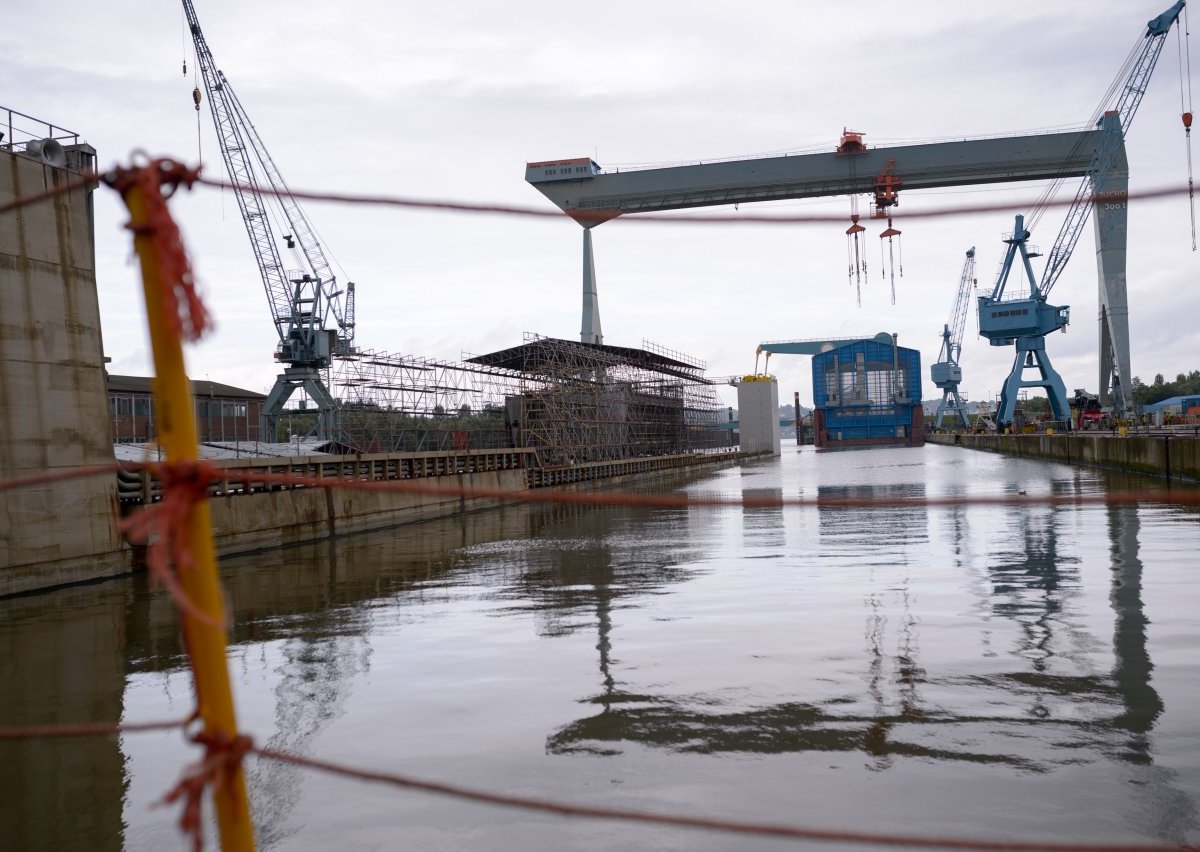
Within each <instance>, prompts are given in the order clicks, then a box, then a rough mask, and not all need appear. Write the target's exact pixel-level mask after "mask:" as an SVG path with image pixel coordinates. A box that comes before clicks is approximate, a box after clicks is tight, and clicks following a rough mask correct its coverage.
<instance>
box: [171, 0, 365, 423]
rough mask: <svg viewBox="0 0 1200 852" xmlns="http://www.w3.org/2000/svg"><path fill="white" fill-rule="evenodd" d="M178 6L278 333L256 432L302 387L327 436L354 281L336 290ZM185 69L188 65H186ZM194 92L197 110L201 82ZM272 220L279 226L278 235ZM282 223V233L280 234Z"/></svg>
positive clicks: (186, 7)
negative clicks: (332, 368)
mask: <svg viewBox="0 0 1200 852" xmlns="http://www.w3.org/2000/svg"><path fill="white" fill-rule="evenodd" d="M183 11H184V14H185V15H186V17H187V22H188V27H189V28H190V30H191V33H192V41H193V42H194V44H195V47H196V64H197V65H198V66H199V69H200V75H201V76H202V77H203V78H204V88H205V90H206V91H207V93H208V105H209V109H210V110H211V112H212V117H213V122H214V124H215V125H216V130H217V140H218V142H219V143H220V149H221V157H222V158H223V159H224V160H225V169H226V171H227V172H228V174H229V182H230V183H232V184H233V189H234V196H235V197H236V198H237V203H238V209H239V210H240V211H241V214H242V221H243V223H244V224H245V226H246V233H247V234H248V235H249V236H250V245H251V247H252V248H253V250H254V259H255V261H257V263H258V271H259V275H260V276H261V277H262V281H263V285H264V286H265V288H266V291H267V302H268V304H269V305H270V308H271V317H272V319H273V320H274V323H275V330H276V332H277V333H278V335H279V343H278V344H277V346H276V348H275V360H276V361H278V362H280V363H281V364H283V365H284V368H283V372H282V373H281V374H280V375H279V376H278V377H277V378H276V379H275V385H274V387H272V388H271V392H270V394H268V396H267V399H266V402H265V403H264V404H263V407H262V424H261V434H263V435H269V434H273V432H272V430H273V428H274V425H275V421H276V419H277V418H278V416H279V414H280V413H281V412H282V411H283V406H284V404H285V403H286V402H287V401H288V399H289V398H290V397H291V395H292V394H293V393H294V392H295V391H296V390H299V389H301V388H302V389H303V390H304V391H305V392H306V393H307V394H308V395H309V397H311V398H312V400H313V402H314V403H315V404H316V406H317V411H318V417H317V423H316V433H317V435H318V436H320V437H328V436H329V435H330V432H331V429H332V425H333V419H334V413H335V409H336V407H337V402H336V400H335V399H334V397H333V395H332V394H331V393H330V392H329V389H328V387H327V385H326V382H325V380H324V378H323V377H322V371H324V370H327V369H328V368H329V365H330V362H331V359H332V358H334V357H335V356H345V355H351V354H353V352H354V351H355V350H354V282H352V281H351V282H348V283H347V284H346V286H345V289H344V290H343V289H339V287H338V283H337V277H336V276H335V275H334V274H333V271H332V269H331V268H330V265H329V261H328V260H327V259H326V257H325V252H324V250H323V249H322V247H321V243H320V241H319V240H318V238H317V234H316V231H315V229H314V228H313V227H312V225H311V224H310V223H309V220H308V218H307V217H306V216H305V215H304V211H303V210H301V209H300V205H299V204H298V203H297V201H296V199H295V197H293V195H292V193H291V190H290V189H288V185H287V183H286V182H285V181H284V179H283V176H282V175H281V174H280V171H279V168H278V166H276V165H275V161H274V160H273V159H272V158H271V155H270V154H269V153H268V152H267V148H266V145H264V144H263V141H262V139H261V138H260V137H259V135H258V131H257V130H256V129H255V127H254V124H253V123H252V122H251V121H250V119H249V117H247V115H246V111H245V109H244V108H243V107H242V103H241V101H240V100H239V99H238V97H237V95H236V94H235V93H234V91H233V87H232V86H231V85H230V83H229V81H228V80H227V79H226V78H225V74H224V73H223V72H222V71H221V70H220V69H219V68H217V64H216V61H215V60H214V59H213V55H212V51H211V50H209V48H208V43H207V42H206V41H205V39H204V33H203V31H201V29H200V22H199V20H198V19H197V18H196V9H195V7H193V5H192V3H191V0H183ZM186 68H187V66H186V64H185V66H184V69H185V72H186ZM193 97H194V100H195V104H196V109H197V110H199V109H200V91H199V89H198V88H197V89H196V90H195V91H194V92H193ZM260 190H264V192H260ZM272 219H274V220H275V222H276V227H278V228H279V229H280V231H281V235H280V236H279V237H277V235H276V233H275V228H274V227H273V226H272V222H271V220H272ZM284 228H286V229H287V231H286V233H282V231H283V229H284ZM281 241H282V242H281ZM281 247H282V248H286V249H290V250H291V252H292V254H291V256H290V257H289V261H291V262H292V263H294V264H295V268H285V266H284V258H283V253H282V251H281Z"/></svg>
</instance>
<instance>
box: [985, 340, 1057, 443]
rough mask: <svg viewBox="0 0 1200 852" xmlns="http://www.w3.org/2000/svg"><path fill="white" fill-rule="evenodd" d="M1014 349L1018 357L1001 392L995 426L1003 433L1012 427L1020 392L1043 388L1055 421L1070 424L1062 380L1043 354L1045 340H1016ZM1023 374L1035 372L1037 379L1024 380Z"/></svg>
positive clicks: (1044, 352)
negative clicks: (1006, 427) (1063, 421)
mask: <svg viewBox="0 0 1200 852" xmlns="http://www.w3.org/2000/svg"><path fill="white" fill-rule="evenodd" d="M1016 346H1017V355H1016V358H1015V359H1014V360H1013V368H1012V372H1011V373H1009V374H1008V378H1007V379H1005V380H1004V387H1003V389H1002V390H1001V391H1000V407H999V409H998V410H997V413H996V423H997V426H998V427H999V428H1001V429H1003V428H1004V427H1005V426H1008V425H1011V424H1012V422H1013V415H1014V414H1015V413H1016V410H1017V396H1018V395H1019V394H1020V392H1021V389H1022V388H1045V389H1046V396H1048V397H1049V398H1050V410H1051V411H1052V412H1053V415H1054V419H1055V420H1065V421H1067V422H1070V419H1071V409H1070V404H1069V403H1068V402H1067V388H1066V385H1064V384H1063V380H1062V376H1060V375H1059V374H1058V372H1057V371H1056V370H1055V369H1054V366H1053V365H1052V364H1051V363H1050V356H1049V355H1047V354H1046V338H1045V337H1044V336H1043V335H1038V336H1036V337H1018V338H1017V340H1016ZM1026 370H1037V372H1038V377H1037V378H1036V379H1026V378H1025V371H1026Z"/></svg>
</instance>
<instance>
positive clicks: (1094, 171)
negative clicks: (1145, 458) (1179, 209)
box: [979, 0, 1189, 429]
mask: <svg viewBox="0 0 1200 852" xmlns="http://www.w3.org/2000/svg"><path fill="white" fill-rule="evenodd" d="M1184 5H1185V0H1178V2H1177V3H1175V5H1173V6H1172V7H1171V8H1170V9H1168V10H1167V11H1165V12H1163V13H1162V14H1161V15H1159V16H1158V17H1157V18H1154V19H1153V20H1151V21H1150V22H1149V23H1147V25H1146V32H1145V34H1144V36H1143V39H1142V42H1141V45H1140V47H1139V48H1138V49H1135V51H1134V52H1133V53H1132V54H1131V55H1130V57H1129V58H1128V59H1127V61H1126V65H1125V66H1124V68H1128V69H1129V71H1128V74H1127V75H1126V76H1125V79H1124V80H1123V81H1122V83H1121V85H1120V93H1119V95H1118V98H1117V103H1116V106H1115V107H1113V108H1112V109H1110V110H1107V111H1106V112H1104V114H1103V115H1102V116H1101V117H1100V119H1099V121H1098V122H1097V126H1098V128H1099V130H1100V138H1099V142H1098V144H1097V145H1096V147H1095V149H1094V150H1093V152H1092V159H1091V163H1090V164H1089V166H1088V169H1087V172H1086V173H1085V174H1084V177H1083V181H1082V182H1081V183H1080V185H1079V188H1078V189H1077V190H1076V192H1075V198H1074V200H1073V201H1072V202H1071V206H1070V208H1069V209H1068V211H1067V216H1066V219H1065V220H1064V222H1063V225H1062V228H1061V229H1060V230H1059V232H1058V237H1057V238H1056V239H1055V241H1054V247H1053V248H1051V249H1050V253H1049V255H1048V256H1047V258H1046V266H1045V269H1043V271H1042V277H1041V281H1040V282H1038V281H1037V280H1036V279H1035V278H1034V274H1033V268H1032V266H1031V265H1030V263H1029V260H1030V258H1031V257H1037V256H1038V255H1037V253H1036V252H1031V251H1030V250H1029V247H1028V245H1027V241H1028V239H1029V236H1030V233H1029V231H1028V230H1026V229H1025V223H1024V217H1023V216H1017V217H1016V224H1015V226H1014V228H1013V233H1012V235H1011V236H1008V237H1006V238H1005V240H1004V241H1005V242H1006V243H1007V244H1008V252H1007V254H1006V256H1005V260H1004V264H1003V265H1002V266H1001V268H1000V275H999V277H998V278H997V281H996V286H995V288H994V289H993V290H992V293H991V294H990V295H987V296H981V297H980V298H979V333H980V334H981V335H983V336H984V337H986V338H988V340H989V342H990V343H991V344H992V345H993V346H1008V345H1010V344H1015V346H1016V357H1015V358H1014V360H1013V368H1012V371H1011V372H1010V374H1009V376H1008V379H1006V380H1005V382H1004V388H1003V390H1002V391H1001V393H1000V406H999V409H998V410H997V412H996V426H997V428H998V429H1004V428H1005V427H1007V426H1009V425H1011V424H1012V422H1013V416H1014V414H1015V411H1016V404H1017V394H1018V393H1019V391H1020V389H1021V388H1026V387H1043V388H1045V389H1046V392H1047V396H1048V397H1049V398H1050V407H1051V409H1052V411H1053V416H1054V419H1055V420H1064V421H1066V422H1067V423H1069V422H1070V419H1071V415H1070V409H1069V407H1068V402H1067V392H1066V387H1065V386H1064V384H1063V380H1062V378H1061V377H1060V376H1059V375H1058V373H1057V372H1056V371H1055V370H1054V367H1053V366H1052V365H1051V363H1050V359H1049V356H1047V354H1046V335H1047V334H1050V333H1051V332H1054V331H1058V330H1060V329H1063V328H1066V326H1067V324H1068V322H1069V321H1070V308H1069V307H1065V306H1064V307H1057V306H1054V305H1051V304H1049V303H1048V302H1047V301H1046V299H1047V297H1048V296H1049V294H1050V291H1051V289H1052V288H1053V287H1054V284H1055V282H1056V281H1058V278H1059V276H1060V275H1062V271H1063V269H1064V268H1065V267H1066V265H1067V261H1068V260H1070V259H1071V253H1072V251H1074V249H1075V245H1076V244H1077V243H1078V242H1079V237H1080V235H1081V234H1082V233H1083V227H1084V225H1086V224H1087V220H1088V216H1089V215H1090V214H1091V212H1092V207H1093V206H1095V208H1096V243H1097V258H1098V263H1099V268H1100V377H1101V385H1100V386H1101V399H1102V401H1106V400H1107V399H1108V397H1109V395H1110V394H1111V401H1112V405H1113V408H1114V410H1115V411H1116V412H1117V413H1118V414H1119V415H1124V414H1125V413H1126V412H1127V410H1128V408H1129V403H1130V399H1129V397H1128V393H1129V389H1130V376H1129V308H1128V301H1127V298H1126V292H1125V240H1126V227H1127V216H1128V211H1127V204H1126V199H1127V197H1128V192H1129V172H1128V166H1127V164H1126V162H1125V155H1124V151H1125V147H1124V143H1125V129H1127V128H1128V127H1129V125H1130V124H1131V123H1132V122H1133V117H1134V115H1135V113H1136V112H1137V108H1138V106H1139V105H1140V104H1141V102H1142V96H1143V95H1144V94H1145V92H1146V86H1147V84H1148V83H1149V81H1150V75H1151V74H1152V73H1153V72H1154V66H1155V65H1156V64H1157V62H1158V57H1159V54H1161V53H1162V49H1163V45H1164V44H1165V42H1166V35H1167V33H1168V32H1170V30H1171V27H1172V26H1173V25H1174V24H1175V22H1176V21H1177V20H1178V18H1179V15H1180V13H1181V12H1182V11H1183V7H1184ZM1123 70H1124V69H1123ZM1188 117H1189V116H1185V123H1186V121H1187V120H1188ZM1018 255H1019V256H1020V258H1021V260H1022V265H1023V267H1024V269H1025V275H1026V278H1027V280H1028V283H1029V292H1028V293H1024V292H1020V293H1019V294H1018V295H1017V296H1016V297H1015V298H1013V297H1010V298H1008V299H1005V298H1004V295H1005V288H1006V285H1007V283H1008V277H1009V273H1010V272H1011V269H1012V264H1013V261H1014V260H1015V258H1016V257H1017V256H1018ZM1027 369H1036V370H1037V371H1038V377H1037V378H1035V379H1030V380H1026V379H1025V378H1024V372H1025V370H1027Z"/></svg>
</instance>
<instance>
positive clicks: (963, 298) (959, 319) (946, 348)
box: [942, 246, 975, 361]
mask: <svg viewBox="0 0 1200 852" xmlns="http://www.w3.org/2000/svg"><path fill="white" fill-rule="evenodd" d="M974 289H975V246H971V247H970V248H969V249H967V256H966V259H965V260H963V266H962V274H961V275H960V276H959V279H958V295H957V296H956V297H955V299H954V308H953V310H952V311H951V312H950V322H948V323H947V324H946V330H947V331H948V332H949V334H950V336H949V339H948V340H947V341H945V342H944V343H943V345H942V354H943V356H947V357H951V358H953V359H954V360H955V361H958V355H959V353H960V352H961V351H962V336H963V330H964V329H965V328H966V327H967V308H968V307H969V306H970V304H971V293H972V291H973V290H974ZM951 350H952V351H951Z"/></svg>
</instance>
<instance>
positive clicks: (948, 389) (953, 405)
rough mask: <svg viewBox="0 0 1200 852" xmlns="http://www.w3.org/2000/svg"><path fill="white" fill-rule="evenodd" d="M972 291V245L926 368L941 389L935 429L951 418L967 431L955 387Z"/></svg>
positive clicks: (959, 378) (964, 411)
mask: <svg viewBox="0 0 1200 852" xmlns="http://www.w3.org/2000/svg"><path fill="white" fill-rule="evenodd" d="M974 290H975V246H971V247H970V248H969V249H967V257H966V259H965V260H964V261H963V267H962V274H961V275H960V276H959V279H958V293H957V294H956V295H955V297H954V307H953V308H952V309H951V311H950V321H949V322H948V323H946V326H945V327H944V328H943V329H942V351H941V353H940V354H939V355H938V360H937V363H936V364H931V365H930V367H929V377H930V378H931V379H933V383H934V384H935V385H936V386H937V387H939V388H941V391H942V401H941V402H940V403H938V410H937V419H936V420H934V423H933V426H934V428H935V429H941V428H942V420H943V419H944V418H945V417H946V416H947V415H950V416H953V418H954V419H955V421H956V422H957V425H959V426H961V427H962V428H963V429H969V428H970V426H971V423H970V420H968V418H967V404H966V402H964V401H963V398H962V397H961V396H960V395H959V393H958V385H959V383H960V382H961V381H962V367H961V366H960V365H959V363H958V358H959V355H961V354H962V336H963V329H964V328H966V325H967V306H968V305H969V304H970V303H971V294H972V293H973V292H974Z"/></svg>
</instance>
